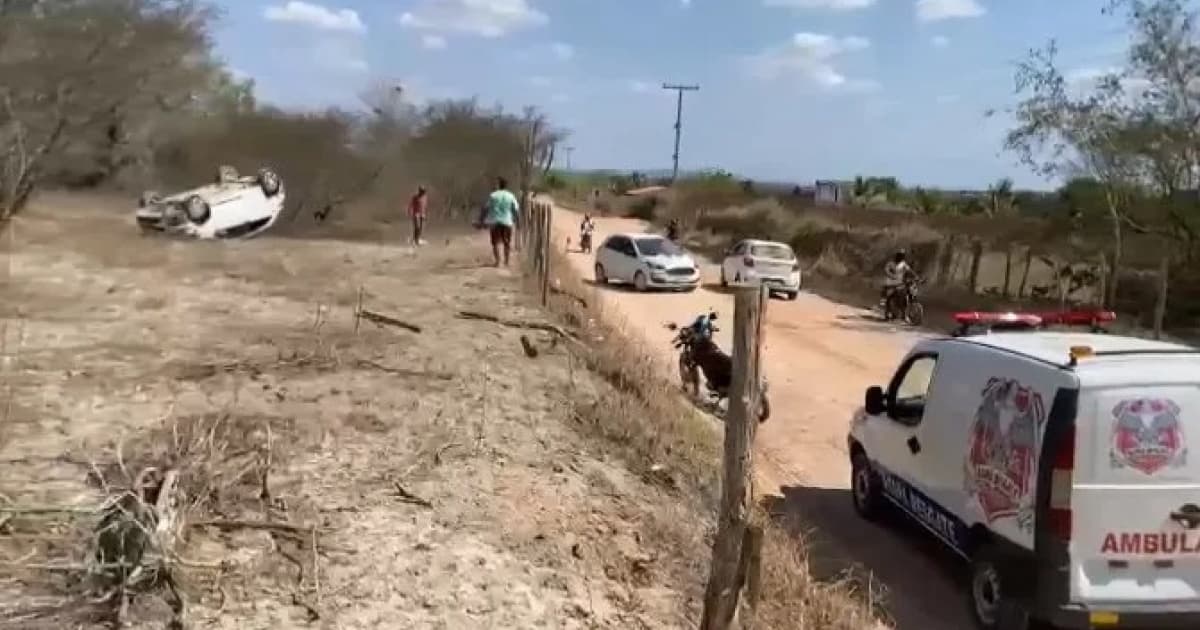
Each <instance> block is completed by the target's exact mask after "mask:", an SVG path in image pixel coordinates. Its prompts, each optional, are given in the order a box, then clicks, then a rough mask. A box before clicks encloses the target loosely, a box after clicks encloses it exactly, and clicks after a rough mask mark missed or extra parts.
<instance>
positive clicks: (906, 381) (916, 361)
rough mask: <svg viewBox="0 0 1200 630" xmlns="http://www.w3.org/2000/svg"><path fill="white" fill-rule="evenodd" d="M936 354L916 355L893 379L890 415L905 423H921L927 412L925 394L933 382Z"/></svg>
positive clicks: (889, 402) (889, 404) (889, 405)
mask: <svg viewBox="0 0 1200 630" xmlns="http://www.w3.org/2000/svg"><path fill="white" fill-rule="evenodd" d="M936 365H937V356H936V355H922V356H918V357H914V358H913V359H912V360H910V361H909V362H908V365H906V366H905V367H904V368H903V369H902V370H901V372H900V373H899V374H897V375H896V378H895V379H893V380H892V388H891V389H892V391H891V394H890V396H888V397H889V398H890V399H891V400H889V401H888V410H889V415H891V417H892V418H894V419H895V420H897V421H899V422H903V423H904V424H914V425H915V424H919V423H920V422H921V417H922V416H923V415H924V414H925V396H926V395H927V394H928V393H929V385H930V383H932V382H933V369H934V367H935V366H936Z"/></svg>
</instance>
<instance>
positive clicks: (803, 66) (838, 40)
mask: <svg viewBox="0 0 1200 630" xmlns="http://www.w3.org/2000/svg"><path fill="white" fill-rule="evenodd" d="M870 45H871V43H870V42H869V41H868V40H866V39H865V38H862V37H856V36H849V37H837V36H834V35H825V34H822V33H796V34H795V35H794V36H793V37H792V40H791V41H790V42H788V43H787V44H786V45H784V46H780V47H777V48H773V49H770V50H767V51H765V52H762V53H760V54H758V55H755V56H753V57H751V58H750V59H749V62H750V71H751V73H752V74H754V75H756V76H758V77H760V78H763V79H774V78H777V77H779V76H782V75H785V74H798V75H800V76H802V77H804V78H805V79H807V80H809V81H811V82H812V83H815V84H817V85H818V86H820V87H823V88H827V89H834V88H838V89H854V90H870V89H874V88H877V87H878V84H876V83H875V82H874V81H870V80H864V79H851V78H848V77H846V76H845V75H844V74H842V73H841V71H839V70H838V69H837V68H836V67H834V62H835V61H837V60H838V59H839V58H841V57H843V56H845V55H846V54H848V53H853V52H857V51H861V50H864V49H866V48H869V47H870Z"/></svg>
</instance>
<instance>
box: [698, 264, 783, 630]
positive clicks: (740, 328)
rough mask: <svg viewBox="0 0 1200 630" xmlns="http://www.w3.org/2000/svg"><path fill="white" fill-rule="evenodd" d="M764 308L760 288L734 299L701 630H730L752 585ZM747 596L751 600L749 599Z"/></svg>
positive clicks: (762, 290) (765, 297) (744, 292)
mask: <svg viewBox="0 0 1200 630" xmlns="http://www.w3.org/2000/svg"><path fill="white" fill-rule="evenodd" d="M766 303H767V294H766V291H765V290H764V289H763V288H762V287H758V288H756V289H741V290H739V291H738V292H737V295H736V297H735V298H734V314H733V384H732V388H731V391H730V395H729V413H728V416H727V417H726V420H725V455H724V462H723V465H722V468H723V471H724V472H723V475H724V479H723V483H722V492H721V505H720V508H719V509H720V513H719V514H718V515H717V535H716V538H715V539H714V540H713V551H712V566H711V569H710V572H709V577H708V586H707V588H706V589H705V592H704V612H703V615H702V617H701V621H700V630H729V629H730V628H731V626H732V624H733V620H734V615H735V613H736V612H737V610H738V608H739V606H738V602H739V599H741V596H742V590H743V587H745V586H747V584H749V585H751V586H752V587H753V585H754V584H756V583H757V578H756V577H755V576H752V575H750V574H749V573H750V571H749V569H752V568H753V567H751V566H749V565H750V564H751V563H752V558H753V555H754V550H753V549H747V546H748V544H749V545H753V544H754V543H753V538H754V536H753V534H752V533H750V534H748V532H752V529H751V528H752V526H751V525H750V523H749V520H750V510H751V507H752V505H753V495H754V491H753V475H754V466H753V464H754V461H753V458H754V435H755V433H756V431H757V428H758V418H757V415H758V414H757V410H758V406H759V397H760V395H761V392H760V390H759V382H760V381H761V378H762V377H761V375H760V374H761V373H760V367H761V365H760V350H761V343H762V326H763V321H764V319H765V316H766V313H765V312H764V311H765V308H766ZM748 540H749V542H748ZM751 590H754V589H753V588H751ZM748 595H751V597H749V598H748V599H753V597H752V595H753V593H749V594H748ZM748 603H751V604H752V602H748Z"/></svg>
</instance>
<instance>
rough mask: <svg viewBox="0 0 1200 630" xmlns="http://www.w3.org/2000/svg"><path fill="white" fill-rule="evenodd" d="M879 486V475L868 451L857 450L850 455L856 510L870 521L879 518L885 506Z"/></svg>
mask: <svg viewBox="0 0 1200 630" xmlns="http://www.w3.org/2000/svg"><path fill="white" fill-rule="evenodd" d="M879 486H880V482H879V475H877V474H875V471H874V470H872V469H871V460H869V459H867V454H866V452H865V451H863V450H861V449H858V450H855V451H854V454H853V455H851V456H850V494H851V495H852V496H853V498H854V511H855V512H857V513H858V515H859V516H861V517H863V518H865V519H867V520H868V521H874V520H876V519H878V518H879V514H880V510H881V509H882V507H883V496H882V495H881V494H880V487H879Z"/></svg>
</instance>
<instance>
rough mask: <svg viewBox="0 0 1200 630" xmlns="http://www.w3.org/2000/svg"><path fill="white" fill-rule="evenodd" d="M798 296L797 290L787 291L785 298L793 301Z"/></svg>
mask: <svg viewBox="0 0 1200 630" xmlns="http://www.w3.org/2000/svg"><path fill="white" fill-rule="evenodd" d="M798 297H800V292H799V291H788V292H787V299H788V301H789V302H795V301H796V298H798Z"/></svg>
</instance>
